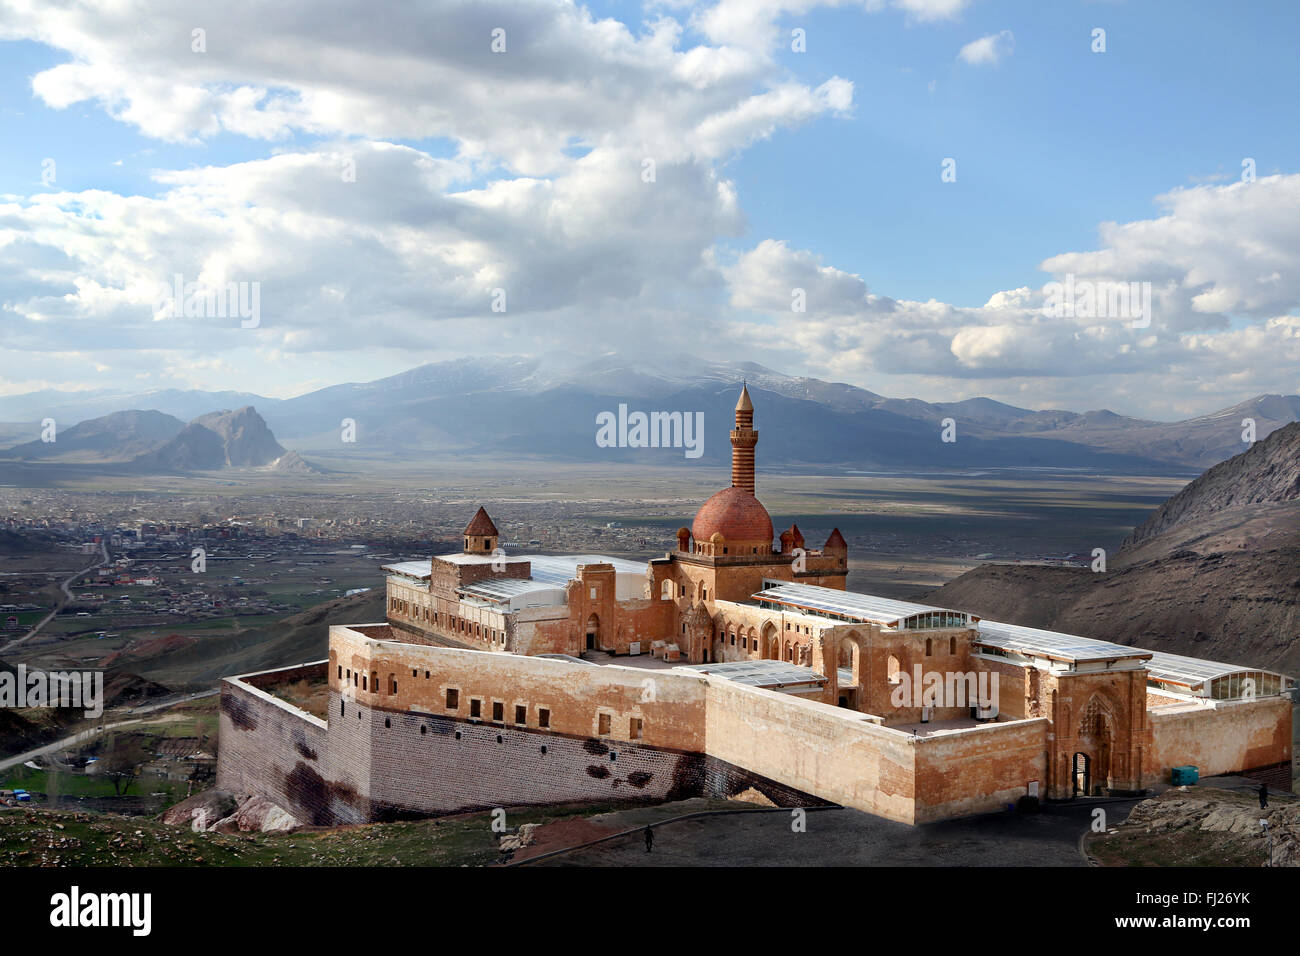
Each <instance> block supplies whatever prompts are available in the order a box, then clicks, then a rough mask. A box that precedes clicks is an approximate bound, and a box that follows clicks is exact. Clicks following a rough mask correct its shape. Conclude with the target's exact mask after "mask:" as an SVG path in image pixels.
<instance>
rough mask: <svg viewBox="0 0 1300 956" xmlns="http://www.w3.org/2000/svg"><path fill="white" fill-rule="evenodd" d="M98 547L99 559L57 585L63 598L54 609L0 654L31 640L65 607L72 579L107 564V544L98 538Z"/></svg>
mask: <svg viewBox="0 0 1300 956" xmlns="http://www.w3.org/2000/svg"><path fill="white" fill-rule="evenodd" d="M99 549H100V552H101V553H102V554H103V558H102V559H101V560H99V561H97V562H95V563H94V564H92V565H91V566H90V567H88V568H82V569H81V570H80V571H78V572H77V573H76V574H73V575H70V576H69V577H67V578H65V579H64V580H63V583H62V584H60V585H59V588H60V590H62V591H63V599H62V600H60V601H59V603H58V604H56V605H54V610H53V611H51V612H50V613H49V614H47V615H45V616H44V617H43V618H41V619H40V620H39V621H37V622H36V626H35V627H33V628H32V629H31V630H30V631H28V632H27V633H26V634H24V635H23V636H22V637H19V638H15V639H14V640H12V641H10V642H9V643H8V644H6V645H5V646H4V647H0V654H3V653H4V652H5V651H7V650H9V649H10V648H11V647H17V646H18V645H19V644H22V643H25V642H26V641H29V640H31V639H32V638H33V637H35V636H36V635H37V634H38V633H40V630H41V628H43V627H44V626H45V625H46V624H49V623H50V621H52V620H54V617H55V615H57V614H58V613H59V612H60V611H62V610H63V609H64V608H65V607H67V606H68V604H69V603H70V602H71V601H73V600H74V596H73V594H72V590H71V589H70V587H69V585H71V584H72V582H73V581H75V580H77V578H79V577H81V576H82V575H83V574H86V573H88V572H90V571H93V570H95V569H96V568H102V567H103V566H104V565H106V564H108V544H107V542H105V541H104V540H103V539H102V538H101V539H100V542H99Z"/></svg>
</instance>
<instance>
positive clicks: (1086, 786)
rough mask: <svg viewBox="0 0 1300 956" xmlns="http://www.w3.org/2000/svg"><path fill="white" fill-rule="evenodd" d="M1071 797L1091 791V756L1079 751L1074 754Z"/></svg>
mask: <svg viewBox="0 0 1300 956" xmlns="http://www.w3.org/2000/svg"><path fill="white" fill-rule="evenodd" d="M1073 771H1074V772H1073V774H1072V777H1073V788H1072V790H1071V791H1070V795H1071V796H1072V797H1077V796H1079V795H1080V794H1082V795H1083V796H1085V797H1086V796H1088V795H1089V794H1090V793H1091V792H1092V758H1091V757H1089V756H1088V755H1087V754H1086V753H1083V752H1082V751H1079V752H1078V753H1076V754H1075V755H1074V767H1073Z"/></svg>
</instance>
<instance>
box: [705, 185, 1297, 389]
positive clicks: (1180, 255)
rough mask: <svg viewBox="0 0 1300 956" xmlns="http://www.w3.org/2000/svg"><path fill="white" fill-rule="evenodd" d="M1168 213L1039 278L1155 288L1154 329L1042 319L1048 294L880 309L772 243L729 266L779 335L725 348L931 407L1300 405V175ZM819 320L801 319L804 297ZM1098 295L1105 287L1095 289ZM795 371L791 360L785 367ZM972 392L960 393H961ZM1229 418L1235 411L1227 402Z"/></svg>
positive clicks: (1104, 320)
mask: <svg viewBox="0 0 1300 956" xmlns="http://www.w3.org/2000/svg"><path fill="white" fill-rule="evenodd" d="M1159 201H1160V203H1161V205H1162V206H1164V207H1165V210H1166V214H1165V215H1163V216H1161V217H1159V218H1157V219H1152V220H1144V221H1140V222H1133V223H1127V224H1124V225H1117V224H1114V223H1109V224H1106V225H1104V226H1103V227H1102V229H1101V236H1102V241H1103V245H1102V248H1100V249H1098V250H1095V251H1093V252H1076V253H1066V254H1062V255H1058V256H1054V257H1052V258H1050V259H1047V260H1046V261H1045V262H1043V264H1042V268H1043V269H1044V270H1046V271H1048V272H1049V273H1051V274H1052V276H1053V278H1054V279H1057V280H1060V279H1062V278H1064V277H1065V275H1066V274H1067V273H1072V274H1073V276H1074V278H1073V280H1072V281H1074V282H1076V283H1077V284H1079V285H1080V286H1082V285H1085V284H1099V283H1102V282H1121V281H1122V282H1138V283H1141V282H1150V283H1151V284H1152V298H1153V303H1152V305H1153V307H1152V315H1151V321H1150V325H1149V326H1148V327H1145V328H1142V327H1136V326H1135V322H1134V319H1133V317H1132V316H1130V315H1122V316H1109V317H1106V316H1101V317H1087V315H1086V314H1085V313H1082V312H1080V314H1079V315H1078V316H1075V315H1072V314H1067V315H1066V316H1064V317H1056V316H1054V315H1050V314H1045V311H1044V305H1045V303H1046V301H1047V300H1046V298H1045V295H1044V291H1043V289H1041V288H1040V289H1032V288H1030V287H1027V286H1026V287H1021V288H1017V289H1012V290H1005V291H1000V292H996V293H994V294H993V295H991V296H990V297H989V299H988V301H987V302H986V303H985V304H984V305H983V306H980V307H977V308H964V307H957V306H952V305H948V304H945V303H942V302H936V301H933V300H931V301H929V302H915V301H907V300H900V299H892V298H887V297H885V296H880V295H874V294H872V293H871V292H870V291H869V290H868V288H867V283H866V281H865V280H864V279H863V278H862V277H860V276H857V275H853V274H851V273H847V272H844V271H842V270H840V269H837V268H835V267H833V266H830V265H826V264H823V263H822V262H821V261H820V260H819V259H818V258H817V257H816V256H815V255H814V254H812V253H811V252H808V251H806V250H801V249H794V248H791V247H789V246H788V245H787V244H786V243H784V242H776V241H771V240H769V241H765V242H761V243H759V244H758V245H756V246H755V247H754V248H753V249H751V250H749V251H748V252H746V253H743V254H741V255H740V256H738V257H737V259H736V261H734V262H733V263H731V264H729V265H727V266H725V267H723V273H724V275H725V276H726V279H727V284H728V289H729V293H730V302H731V304H732V306H733V307H734V308H736V309H738V310H742V311H743V312H744V313H747V314H752V313H758V314H760V315H762V317H763V320H764V321H765V322H766V324H767V326H768V329H767V334H765V335H764V336H762V337H758V338H755V337H754V336H752V335H747V332H746V330H747V329H748V328H751V327H752V326H750V324H749V321H748V320H747V319H746V317H745V316H744V315H742V316H737V317H735V318H734V319H733V324H732V326H731V328H730V330H729V333H728V337H729V340H730V341H734V342H745V341H747V340H748V341H750V342H752V343H753V344H754V345H755V346H756V347H757V348H759V349H762V348H763V347H764V343H765V342H778V343H780V347H779V348H778V349H775V350H774V351H772V352H770V353H769V354H768V356H767V357H768V359H769V360H770V361H771V362H772V363H773V364H774V365H776V366H777V367H783V366H787V365H788V364H789V361H788V358H789V357H790V356H796V355H797V356H799V358H800V359H801V360H802V362H803V367H804V368H805V369H807V370H809V371H810V372H811V373H812V374H817V375H819V376H821V377H826V376H827V375H830V376H832V377H839V378H841V379H843V380H845V381H851V382H856V383H858V384H862V385H866V386H867V387H869V388H872V389H873V390H875V391H882V390H887V389H886V386H887V384H888V383H891V382H892V383H896V388H897V390H898V391H900V392H906V393H908V394H912V393H914V391H915V389H916V388H918V387H920V386H922V385H925V386H928V387H930V388H932V389H933V392H932V393H931V394H932V396H933V397H951V396H952V395H953V393H954V391H955V392H958V393H960V392H962V391H963V390H964V391H965V392H966V394H967V395H971V394H990V393H991V394H994V395H996V396H998V397H1002V398H1004V399H1005V400H1008V401H1014V400H1017V398H1019V399H1020V400H1022V401H1024V400H1025V396H1026V395H1032V396H1034V398H1033V399H1032V401H1029V404H1033V405H1036V406H1041V405H1042V404H1044V402H1045V401H1052V400H1053V399H1052V398H1050V396H1058V397H1059V398H1058V400H1060V401H1063V402H1064V401H1068V402H1069V403H1071V405H1072V407H1102V406H1105V405H1113V404H1116V403H1117V402H1119V401H1120V400H1121V398H1122V400H1123V401H1125V402H1127V403H1129V404H1130V406H1135V407H1138V408H1143V407H1145V408H1148V409H1163V410H1166V411H1170V412H1175V411H1176V412H1177V413H1181V414H1190V413H1197V414H1199V413H1202V412H1204V411H1206V410H1207V403H1208V404H1211V405H1212V404H1214V403H1215V402H1216V401H1219V399H1218V398H1208V399H1207V398H1206V397H1205V396H1204V394H1203V393H1204V392H1205V390H1206V389H1207V387H1208V388H1209V389H1210V391H1211V392H1215V393H1217V395H1218V396H1222V395H1223V394H1224V391H1225V390H1231V391H1233V392H1237V393H1242V392H1244V393H1254V394H1258V393H1262V392H1286V393H1292V392H1296V391H1300V316H1297V315H1294V314H1287V313H1293V312H1296V311H1297V310H1300V278H1298V277H1297V276H1296V275H1295V273H1294V270H1290V271H1288V270H1286V269H1285V268H1283V266H1282V263H1283V262H1285V261H1288V260H1290V261H1295V260H1296V258H1297V257H1300V175H1293V176H1272V177H1267V178H1265V179H1260V180H1258V181H1256V182H1255V183H1249V184H1246V183H1238V184H1234V185H1231V186H1200V187H1197V188H1195V189H1184V190H1176V191H1174V192H1172V193H1170V194H1168V195H1166V196H1162V197H1160V200H1159ZM796 287H798V288H803V289H805V290H806V296H807V298H806V301H807V312H806V313H803V314H800V313H795V312H792V311H791V290H792V288H796ZM1095 287H1096V286H1094V288H1095ZM783 358H785V359H786V361H784V362H783V360H782V359H783ZM963 380H966V381H968V382H970V385H969V386H963V385H962V382H963ZM1222 404H1227V403H1226V402H1222Z"/></svg>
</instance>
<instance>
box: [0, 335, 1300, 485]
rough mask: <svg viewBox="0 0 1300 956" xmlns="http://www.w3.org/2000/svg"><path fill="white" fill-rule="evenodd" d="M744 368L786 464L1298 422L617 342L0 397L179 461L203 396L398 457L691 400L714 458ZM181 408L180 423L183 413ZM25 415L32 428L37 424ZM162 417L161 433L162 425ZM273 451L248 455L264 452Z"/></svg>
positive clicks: (306, 445)
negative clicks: (395, 366) (323, 382)
mask: <svg viewBox="0 0 1300 956" xmlns="http://www.w3.org/2000/svg"><path fill="white" fill-rule="evenodd" d="M741 381H746V382H747V383H748V385H749V389H750V393H751V395H752V396H753V398H754V402H755V405H756V408H757V424H758V427H759V430H760V433H761V434H762V438H761V442H760V445H759V453H760V455H761V457H762V459H763V462H764V465H765V466H767V467H776V468H785V469H793V470H797V469H801V468H826V467H840V468H847V469H880V470H909V469H910V470H915V469H944V468H962V469H964V468H989V467H1019V468H1064V469H1096V470H1105V471H1111V472H1115V471H1123V472H1150V473H1172V474H1194V473H1196V472H1199V471H1201V470H1202V469H1204V468H1206V467H1209V466H1210V465H1213V464H1215V463H1217V462H1219V461H1222V460H1224V459H1226V458H1228V457H1231V456H1232V455H1234V454H1236V453H1237V452H1238V451H1240V450H1241V449H1242V447H1243V444H1242V435H1241V433H1242V420H1243V419H1246V418H1250V419H1253V420H1254V422H1255V428H1256V436H1257V437H1258V438H1263V437H1266V436H1267V435H1268V434H1269V433H1270V432H1272V431H1273V430H1274V429H1275V428H1277V427H1279V426H1281V425H1284V424H1287V423H1288V422H1292V421H1296V420H1300V396H1298V395H1261V396H1258V397H1256V398H1254V399H1250V400H1248V401H1245V402H1242V403H1240V404H1237V405H1234V406H1232V407H1230V408H1225V409H1222V410H1219V411H1216V412H1214V413H1212V414H1209V415H1204V416H1201V417H1198V418H1193V419H1189V420H1186V421H1180V422H1155V421H1149V420H1144V419H1137V418H1131V417H1126V416H1122V415H1118V414H1116V413H1114V412H1111V411H1107V410H1104V409H1103V410H1099V411H1088V412H1071V411H1063V410H1037V411H1036V410H1031V409H1025V408H1018V407H1016V406H1013V405H1008V404H1005V403H1002V402H997V401H994V400H992V399H988V398H971V399H966V400H964V401H958V402H937V403H936V402H924V401H921V400H919V399H899V398H887V397H885V396H882V395H878V394H876V393H874V392H871V391H868V390H866V389H862V388H858V387H856V386H852V385H847V384H843V383H836V382H826V381H822V380H820V379H816V378H808V377H799V376H790V375H784V374H782V373H780V372H776V371H773V370H771V369H769V368H765V367H763V366H761V365H757V364H754V363H750V362H721V361H706V360H703V359H699V358H696V357H694V356H688V355H683V356H678V357H677V358H676V359H675V360H672V361H666V360H660V361H657V362H649V361H640V360H638V361H631V360H629V359H627V358H625V357H623V356H619V355H617V354H610V355H605V356H602V357H600V358H598V359H594V360H593V359H578V358H576V357H573V356H568V355H548V356H542V357H531V358H479V359H466V360H457V361H449V362H438V363H432V364H426V365H421V366H419V367H417V368H414V369H411V370H409V371H407V372H403V373H401V374H398V375H393V376H389V377H387V378H383V379H379V380H377V381H373V382H366V383H349V384H342V385H334V386H330V387H327V388H322V389H319V390H316V391H313V392H309V393H307V394H304V395H300V396H297V397H295V398H289V399H274V398H267V397H263V396H258V395H251V394H246V393H234V392H204V391H198V390H165V391H155V392H145V393H117V392H107V391H99V392H93V391H92V392H59V391H50V390H47V391H43V392H33V393H28V394H26V395H17V396H7V397H4V398H0V420H4V421H8V422H19V423H21V422H27V421H32V422H39V421H40V420H41V419H43V418H46V417H53V418H56V419H59V420H66V419H71V420H73V421H81V420H82V419H92V420H88V421H81V424H79V425H77V426H75V429H79V430H80V431H77V432H76V434H75V435H74V434H73V433H74V429H73V428H69V429H67V430H66V431H65V432H63V433H62V434H61V435H60V440H59V441H60V444H63V442H64V440H65V438H67V439H69V440H71V439H73V438H75V439H76V447H75V449H74V447H73V444H69V445H68V447H67V450H66V452H62V451H61V452H60V455H64V454H67V455H77V456H81V457H80V458H79V460H82V461H92V460H99V461H104V462H108V461H128V462H129V461H132V460H138V459H139V455H140V454H141V452H140V449H141V448H145V447H147V446H148V447H147V453H150V454H152V453H154V450H155V449H154V448H153V447H152V446H153V445H155V444H156V443H157V441H158V439H159V437H160V436H161V437H165V439H166V440H167V441H176V440H180V445H181V446H182V447H176V448H173V449H171V450H169V451H168V452H166V454H164V455H163V456H162V459H160V460H158V461H157V462H156V464H158V465H159V466H160V467H162V466H163V465H164V464H166V465H167V466H169V467H171V466H181V465H184V466H185V469H186V470H188V469H191V468H194V469H197V468H199V464H198V463H199V462H207V463H209V464H211V463H212V462H215V460H216V459H217V458H218V457H219V456H220V455H221V454H223V453H224V452H223V453H219V452H218V449H217V444H216V443H215V442H214V441H213V440H212V439H211V438H209V437H208V436H206V435H205V434H204V433H203V432H194V433H192V434H190V435H188V436H183V435H182V432H183V431H184V429H186V428H189V427H191V426H194V425H195V424H196V423H197V425H198V426H200V427H203V428H207V426H206V425H204V423H203V417H205V416H204V413H205V412H206V411H207V410H209V409H211V408H213V407H222V406H225V407H230V405H231V404H234V403H238V404H240V405H243V406H250V405H255V406H256V408H257V411H258V412H259V413H260V415H261V416H264V418H265V423H266V425H267V426H268V427H269V429H270V430H271V431H272V432H273V433H274V436H275V437H274V438H271V439H270V441H271V442H275V441H276V438H278V439H279V440H280V441H284V442H288V443H289V444H290V445H291V446H292V447H293V448H294V449H295V450H296V451H298V452H301V453H303V454H307V455H329V456H331V457H333V458H335V460H345V458H346V455H347V454H348V453H349V452H350V451H353V450H358V451H363V452H364V453H365V454H366V455H367V456H370V457H371V458H376V457H377V458H381V459H382V458H384V457H390V458H395V459H396V458H400V459H401V460H403V461H411V460H418V459H419V458H420V457H421V456H430V455H433V454H439V455H445V454H447V453H455V454H458V455H465V456H481V457H485V458H488V457H491V458H499V459H503V460H504V459H512V458H514V459H517V458H539V459H546V460H554V461H570V462H599V461H639V462H656V463H669V462H673V461H682V460H683V458H682V456H681V453H680V452H673V451H670V450H668V449H660V448H653V449H650V448H603V447H599V446H597V444H596V442H595V437H594V436H595V432H596V425H595V422H596V416H597V415H598V414H599V413H601V412H607V411H608V412H617V410H618V407H619V405H620V404H624V405H626V406H627V407H628V409H629V411H636V410H641V411H670V412H671V411H681V412H702V413H703V414H704V416H705V417H704V421H705V432H706V435H705V438H706V440H705V442H704V447H703V455H702V456H701V457H702V458H703V459H705V460H706V461H709V462H714V463H717V462H721V461H724V460H725V459H726V458H727V456H728V455H729V454H730V446H729V443H728V440H727V439H728V429H729V428H730V425H731V418H732V408H733V406H734V404H735V395H736V389H737V387H738V385H739V384H740V382H741ZM142 409H147V410H150V411H141V410H142ZM151 412H152V414H151ZM181 419H192V421H190V425H189V426H186V425H184V424H183V422H182V421H181ZM945 419H952V420H953V421H954V423H955V435H956V441H953V442H942V441H940V430H941V428H942V425H943V423H944V420H945ZM345 420H350V421H351V422H354V423H355V430H356V442H355V444H353V445H351V446H349V445H347V444H345V443H344V442H343V441H341V438H340V436H341V430H342V428H343V423H344V421H345ZM178 426H179V427H178ZM31 427H32V431H31V432H29V434H36V433H38V431H39V430H38V428H37V426H35V425H32V426H31ZM169 429H173V430H174V431H173V433H172V434H170V435H167V434H166V432H167V431H168V430H169ZM208 430H209V431H211V429H208ZM10 431H11V432H12V431H13V428H12V427H11V428H10ZM223 441H224V439H223ZM35 444H38V443H36V442H27V443H24V444H23V445H20V446H17V447H15V448H14V449H11V450H10V452H9V453H7V455H6V457H28V456H30V457H32V458H35V459H40V460H65V461H71V460H74V459H73V458H70V457H67V458H61V459H51V458H50V456H48V455H46V456H41V455H39V454H36V453H34V452H33V451H32V446H33V445H35ZM269 447H270V446H269V445H267V448H269ZM223 449H224V444H223ZM159 450H160V449H159ZM280 452H281V454H284V452H283V449H281V450H280ZM269 454H270V452H267V453H263V454H260V455H258V456H255V457H257V458H258V459H259V460H264V459H266V458H267V457H268V455H269ZM97 456H98V457H97ZM236 457H238V456H236ZM153 461H154V460H153V459H150V460H149V461H148V462H141V465H140V466H141V467H147V466H149V462H153ZM265 463H269V462H265ZM227 464H230V465H234V464H235V459H230V460H229V461H228V462H227Z"/></svg>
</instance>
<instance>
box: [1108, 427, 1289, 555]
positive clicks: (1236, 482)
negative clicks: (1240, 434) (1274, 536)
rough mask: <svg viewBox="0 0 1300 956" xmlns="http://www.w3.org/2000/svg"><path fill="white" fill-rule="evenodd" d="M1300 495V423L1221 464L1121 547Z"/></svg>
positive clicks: (1158, 511) (1132, 547) (1126, 548)
mask: <svg viewBox="0 0 1300 956" xmlns="http://www.w3.org/2000/svg"><path fill="white" fill-rule="evenodd" d="M1297 499H1300V422H1293V423H1291V424H1290V425H1286V426H1284V427H1282V428H1279V429H1278V430H1277V431H1275V432H1273V433H1272V434H1271V435H1269V436H1268V437H1267V438H1265V439H1264V440H1263V441H1260V442H1256V443H1255V444H1254V445H1252V446H1251V447H1250V448H1249V449H1248V450H1247V451H1245V452H1244V453H1242V454H1240V455H1237V456H1236V457H1233V458H1229V459H1228V460H1227V461H1225V462H1221V463H1220V464H1218V465H1215V466H1214V467H1213V468H1211V469H1210V470H1209V471H1207V472H1206V473H1205V474H1203V475H1201V477H1199V478H1197V479H1196V480H1195V481H1193V482H1192V483H1191V484H1189V485H1188V486H1187V487H1186V488H1184V489H1183V490H1182V491H1180V492H1179V493H1178V494H1176V495H1174V496H1173V497H1172V498H1170V499H1169V500H1168V501H1166V502H1165V503H1164V504H1163V505H1161V506H1160V507H1159V508H1158V509H1156V513H1155V514H1153V515H1152V516H1151V517H1150V518H1148V519H1147V520H1146V521H1144V522H1143V523H1142V524H1140V525H1138V526H1137V527H1136V528H1134V529H1133V533H1132V534H1130V535H1129V536H1128V537H1127V538H1126V539H1125V540H1124V543H1123V545H1121V547H1120V550H1121V551H1132V550H1135V549H1136V548H1137V547H1138V546H1140V545H1142V544H1143V543H1144V542H1147V541H1150V540H1151V539H1152V538H1154V537H1156V536H1158V535H1162V534H1165V533H1167V532H1169V531H1171V530H1173V529H1174V528H1177V527H1179V526H1188V525H1192V524H1195V523H1197V522H1204V521H1206V520H1208V519H1213V518H1215V517H1216V516H1218V515H1220V514H1222V513H1223V512H1225V511H1228V510H1235V509H1240V508H1249V507H1250V506H1251V505H1256V504H1264V503H1271V502H1287V501H1296V500H1297Z"/></svg>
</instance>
